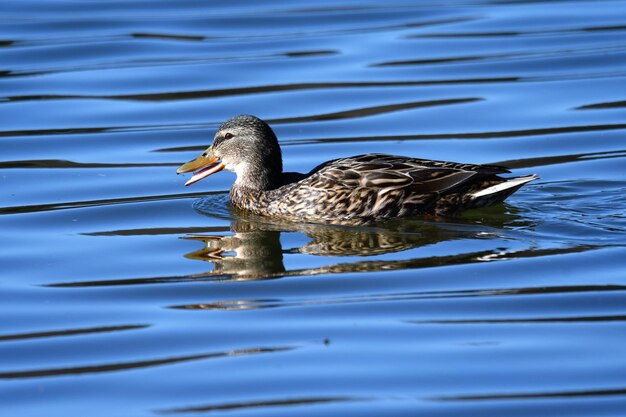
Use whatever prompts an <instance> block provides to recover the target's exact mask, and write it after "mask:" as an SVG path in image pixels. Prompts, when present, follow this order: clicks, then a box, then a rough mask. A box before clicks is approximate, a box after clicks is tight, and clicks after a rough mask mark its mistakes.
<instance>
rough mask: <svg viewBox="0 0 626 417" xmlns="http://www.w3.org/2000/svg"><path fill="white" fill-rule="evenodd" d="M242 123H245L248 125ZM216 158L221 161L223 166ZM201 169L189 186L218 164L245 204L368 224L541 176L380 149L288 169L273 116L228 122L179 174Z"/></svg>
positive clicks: (440, 210)
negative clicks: (303, 169) (304, 169)
mask: <svg viewBox="0 0 626 417" xmlns="http://www.w3.org/2000/svg"><path fill="white" fill-rule="evenodd" d="M240 125H243V126H244V128H241V129H240ZM238 130H240V131H239V132H238ZM246 130H248V132H246ZM220 132H222V136H220ZM237 135H238V136H239V138H240V141H239V142H238V143H237V141H236V140H233V141H232V142H230V144H231V147H230V148H229V147H224V148H223V149H222V148H220V147H216V143H217V145H218V146H220V145H222V147H223V146H224V144H225V143H226V142H228V141H229V140H232V139H235V138H236V137H237ZM250 136H254V140H252V141H251V140H250V139H249V137H250ZM220 138H224V139H222V140H220ZM246 139H247V140H246ZM248 142H249V143H248ZM274 142H275V143H274ZM268 144H269V147H270V148H272V149H271V152H269V153H268V154H269V156H263V155H259V154H260V152H256V151H255V147H258V146H263V147H265V146H264V145H268ZM235 145H236V146H235ZM276 150H277V152H276ZM255 154H257V155H256V156H255ZM203 157H204V158H205V159H207V158H208V160H209V162H208V163H207V164H205V165H208V167H207V166H204V165H203V162H205V161H200V163H198V159H201V158H203ZM276 159H278V162H277V161H276ZM216 161H220V162H219V163H218V164H215V162H216ZM220 166H221V167H220ZM198 167H203V169H201V170H200V171H199V172H198V173H196V175H194V177H192V179H191V180H190V181H188V184H190V183H193V182H195V181H197V180H199V179H202V178H204V176H208V175H210V174H212V173H213V172H210V171H211V170H216V169H217V168H219V169H221V168H227V169H230V170H232V171H234V172H236V173H237V181H236V182H235V184H233V186H232V188H231V190H230V199H231V203H232V204H233V205H234V206H235V207H237V208H239V209H243V210H248V211H250V212H253V213H255V214H259V215H263V216H273V217H280V218H286V219H291V220H296V221H312V222H324V223H367V222H372V221H376V220H380V219H388V218H395V217H406V216H415V215H424V214H426V215H434V216H453V215H456V214H458V213H460V212H462V211H463V210H467V209H472V208H479V207H485V206H490V205H494V204H497V203H500V202H502V201H503V200H504V199H506V198H507V197H508V196H510V195H511V194H512V193H514V192H515V191H517V190H518V189H519V188H520V187H521V186H523V185H524V184H526V183H527V182H529V181H532V180H533V179H536V178H538V177H537V176H536V175H529V176H524V177H514V178H502V177H499V176H498V175H499V174H505V173H509V172H510V171H509V170H507V169H506V168H503V167H499V166H492V165H473V164H462V163H455V162H445V161H433V160H427V159H417V158H411V157H405V156H395V155H386V154H378V153H372V154H366V155H358V156H353V157H349V158H341V159H336V160H333V161H329V162H326V163H324V164H322V165H320V166H318V167H316V168H314V169H313V170H312V171H311V172H309V173H308V174H300V173H283V172H282V159H281V155H280V148H279V147H278V142H277V140H276V138H275V135H274V134H273V132H272V131H271V128H269V126H268V125H267V124H266V123H265V122H263V121H262V120H260V119H258V118H255V117H254V116H237V117H235V118H233V119H230V120H229V121H227V122H225V123H224V124H223V125H222V126H221V127H220V129H218V133H217V134H216V139H215V141H214V144H213V146H212V147H210V148H209V149H208V150H207V151H206V152H205V153H204V154H202V155H201V156H200V157H198V158H197V159H196V160H193V161H190V162H188V163H187V164H185V165H183V166H182V167H181V168H179V171H178V172H179V173H180V172H188V171H192V170H195V169H197V168H198ZM216 167H217V168H216ZM219 169H217V170H219ZM207 172H210V173H208V174H207Z"/></svg>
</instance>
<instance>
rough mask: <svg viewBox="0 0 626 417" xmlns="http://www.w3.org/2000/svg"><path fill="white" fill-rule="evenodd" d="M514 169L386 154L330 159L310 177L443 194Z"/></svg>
mask: <svg viewBox="0 0 626 417" xmlns="http://www.w3.org/2000/svg"><path fill="white" fill-rule="evenodd" d="M507 172H510V171H509V170H507V169H506V168H503V167H498V166H492V165H473V164H460V163H455V162H445V161H432V160H428V159H417V158H408V157H404V156H395V155H386V154H367V155H359V156H354V157H350V158H342V159H337V160H334V161H330V162H327V163H325V164H323V165H320V166H319V167H317V168H315V169H314V170H313V171H312V173H311V175H310V176H309V177H308V178H307V180H309V181H307V182H308V183H309V184H308V185H309V186H311V187H313V188H317V189H338V188H341V189H356V188H368V189H372V190H383V189H384V190H389V189H405V190H407V191H408V190H410V192H411V193H412V194H432V193H439V194H440V193H443V192H446V191H448V190H451V189H453V188H456V187H458V186H460V185H463V184H469V183H471V182H474V181H476V180H478V179H480V178H484V177H485V176H492V175H496V174H503V173H507Z"/></svg>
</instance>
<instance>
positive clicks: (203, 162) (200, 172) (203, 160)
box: [176, 150, 224, 186]
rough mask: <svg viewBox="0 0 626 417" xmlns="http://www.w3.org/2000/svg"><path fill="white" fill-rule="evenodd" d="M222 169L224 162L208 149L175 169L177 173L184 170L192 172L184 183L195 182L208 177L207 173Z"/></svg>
mask: <svg viewBox="0 0 626 417" xmlns="http://www.w3.org/2000/svg"><path fill="white" fill-rule="evenodd" d="M223 169H224V164H223V163H221V162H220V160H219V158H218V157H216V156H215V155H213V153H212V152H211V151H210V150H209V151H208V152H205V153H204V154H202V155H200V156H199V157H197V158H196V159H194V160H193V161H189V162H187V163H186V164H183V165H181V167H180V168H178V169H177V170H176V173H177V174H184V173H186V172H194V171H195V172H194V174H193V176H192V177H191V178H190V179H189V181H187V182H186V183H185V185H186V186H187V185H191V184H193V183H195V182H198V181H200V180H201V179H203V178H206V177H208V176H209V175H212V174H215V173H216V172H219V171H221V170H223Z"/></svg>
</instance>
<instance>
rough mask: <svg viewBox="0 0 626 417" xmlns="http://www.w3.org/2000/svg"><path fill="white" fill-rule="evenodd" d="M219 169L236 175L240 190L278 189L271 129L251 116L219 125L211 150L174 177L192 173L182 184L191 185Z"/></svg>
mask: <svg viewBox="0 0 626 417" xmlns="http://www.w3.org/2000/svg"><path fill="white" fill-rule="evenodd" d="M222 169H227V170H228V171H232V172H234V173H235V174H237V180H236V181H235V185H237V186H240V187H247V188H252V189H258V190H270V189H273V188H275V187H276V186H278V185H279V184H280V182H281V181H280V178H281V175H282V170H283V167H282V156H281V152H280V146H279V145H278V140H277V139H276V135H275V134H274V131H273V130H272V128H271V127H270V126H269V125H268V124H267V123H265V122H264V121H263V120H261V119H259V118H258V117H255V116H247V115H241V116H235V117H233V118H232V119H229V120H227V121H225V122H224V123H222V125H221V126H220V127H219V129H218V130H217V132H216V133H215V137H214V138H213V144H212V145H211V146H209V147H208V148H207V149H206V150H205V151H204V152H203V153H202V154H200V156H198V157H197V158H196V159H194V160H192V161H189V162H187V163H186V164H183V165H182V166H181V167H180V168H178V169H177V170H176V173H177V174H184V173H187V172H194V174H193V176H192V177H191V179H189V181H187V182H186V183H185V185H191V184H193V183H195V182H197V181H200V180H201V179H203V178H206V177H208V176H209V175H212V174H215V173H216V172H219V171H221V170H222Z"/></svg>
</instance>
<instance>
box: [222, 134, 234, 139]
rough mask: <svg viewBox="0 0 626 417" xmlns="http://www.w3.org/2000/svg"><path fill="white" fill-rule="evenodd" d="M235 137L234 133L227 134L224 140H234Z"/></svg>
mask: <svg viewBox="0 0 626 417" xmlns="http://www.w3.org/2000/svg"><path fill="white" fill-rule="evenodd" d="M233 136H234V135H233V134H232V133H226V134H225V135H224V139H230V138H232V137H233Z"/></svg>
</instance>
